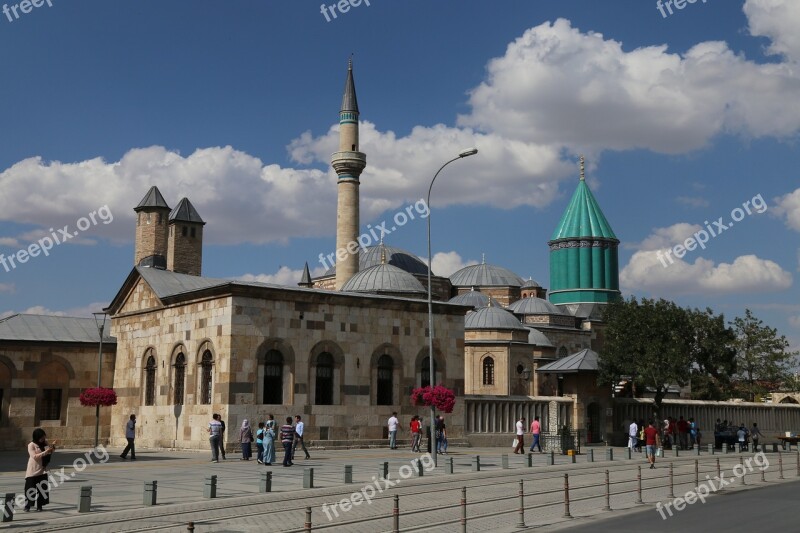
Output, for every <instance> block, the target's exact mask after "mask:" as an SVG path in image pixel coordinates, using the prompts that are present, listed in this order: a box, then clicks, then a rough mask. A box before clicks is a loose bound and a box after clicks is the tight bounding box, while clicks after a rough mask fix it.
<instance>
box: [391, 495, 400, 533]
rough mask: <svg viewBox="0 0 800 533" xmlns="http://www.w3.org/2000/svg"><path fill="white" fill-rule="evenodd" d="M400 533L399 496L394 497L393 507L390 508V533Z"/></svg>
mask: <svg viewBox="0 0 800 533" xmlns="http://www.w3.org/2000/svg"><path fill="white" fill-rule="evenodd" d="M399 532H400V496H398V495H397V494H395V495H394V507H392V533H399Z"/></svg>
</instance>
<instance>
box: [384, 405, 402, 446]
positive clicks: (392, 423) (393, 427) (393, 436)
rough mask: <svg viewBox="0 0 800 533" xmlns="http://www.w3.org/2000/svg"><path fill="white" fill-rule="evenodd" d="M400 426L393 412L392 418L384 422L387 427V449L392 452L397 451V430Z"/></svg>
mask: <svg viewBox="0 0 800 533" xmlns="http://www.w3.org/2000/svg"><path fill="white" fill-rule="evenodd" d="M399 424H400V421H399V420H398V419H397V413H396V412H393V413H392V416H391V417H390V418H389V420H388V421H387V422H386V425H387V426H389V448H390V449H392V450H396V449H397V428H398V426H399Z"/></svg>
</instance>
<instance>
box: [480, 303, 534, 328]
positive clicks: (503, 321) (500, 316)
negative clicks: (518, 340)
mask: <svg viewBox="0 0 800 533" xmlns="http://www.w3.org/2000/svg"><path fill="white" fill-rule="evenodd" d="M464 329H519V330H525V331H527V328H525V326H523V325H522V323H521V322H520V321H519V320H517V319H516V318H515V317H514V315H512V314H511V313H509V312H508V311H506V310H504V309H501V308H499V307H484V308H482V309H478V310H477V311H475V312H474V313H469V314H468V315H467V316H466V318H465V319H464Z"/></svg>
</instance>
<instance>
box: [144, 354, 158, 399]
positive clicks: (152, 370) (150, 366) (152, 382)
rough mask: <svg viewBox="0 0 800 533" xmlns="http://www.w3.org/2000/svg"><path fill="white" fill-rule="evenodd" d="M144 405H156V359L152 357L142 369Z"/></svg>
mask: <svg viewBox="0 0 800 533" xmlns="http://www.w3.org/2000/svg"><path fill="white" fill-rule="evenodd" d="M144 404H145V405H155V404H156V358H155V357H153V356H152V355H151V356H150V357H148V358H147V364H146V365H145V367H144Z"/></svg>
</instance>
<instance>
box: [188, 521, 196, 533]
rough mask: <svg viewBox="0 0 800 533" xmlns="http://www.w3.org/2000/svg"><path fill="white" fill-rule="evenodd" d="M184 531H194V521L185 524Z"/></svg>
mask: <svg viewBox="0 0 800 533" xmlns="http://www.w3.org/2000/svg"><path fill="white" fill-rule="evenodd" d="M186 531H189V532H190V533H192V532H193V531H194V522H189V523H188V524H186Z"/></svg>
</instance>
